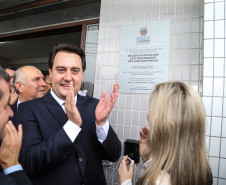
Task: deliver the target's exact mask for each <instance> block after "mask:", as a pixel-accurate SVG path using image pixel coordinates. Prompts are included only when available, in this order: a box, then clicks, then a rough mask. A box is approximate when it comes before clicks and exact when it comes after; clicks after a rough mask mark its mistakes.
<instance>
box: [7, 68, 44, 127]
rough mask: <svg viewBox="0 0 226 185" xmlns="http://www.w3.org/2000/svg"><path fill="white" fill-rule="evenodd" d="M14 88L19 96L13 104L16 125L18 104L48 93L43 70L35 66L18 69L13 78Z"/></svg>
mask: <svg viewBox="0 0 226 185" xmlns="http://www.w3.org/2000/svg"><path fill="white" fill-rule="evenodd" d="M13 84H14V88H15V90H16V93H17V94H18V96H19V98H18V100H17V101H16V103H15V104H13V105H11V108H12V110H13V113H14V116H13V118H12V121H13V123H14V124H15V126H17V125H16V123H17V122H16V120H17V110H18V105H19V104H20V103H22V102H25V101H28V100H32V99H35V98H40V97H42V96H44V95H45V93H46V83H45V81H44V75H43V74H42V72H41V71H40V70H39V69H38V68H36V67H34V66H23V67H20V68H19V69H17V70H16V72H15V74H14V79H13Z"/></svg>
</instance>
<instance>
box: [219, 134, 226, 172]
mask: <svg viewBox="0 0 226 185" xmlns="http://www.w3.org/2000/svg"><path fill="white" fill-rule="evenodd" d="M220 157H222V158H226V138H222V139H221V154H220ZM225 172H226V170H225ZM225 176H226V174H225Z"/></svg>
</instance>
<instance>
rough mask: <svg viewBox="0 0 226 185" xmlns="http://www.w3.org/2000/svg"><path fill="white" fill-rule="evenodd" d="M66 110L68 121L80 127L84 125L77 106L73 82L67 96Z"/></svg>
mask: <svg viewBox="0 0 226 185" xmlns="http://www.w3.org/2000/svg"><path fill="white" fill-rule="evenodd" d="M65 110H66V113H67V117H68V119H69V120H70V121H72V122H73V123H75V124H76V125H78V126H79V127H80V126H81V125H82V118H81V116H80V113H79V111H78V109H77V107H76V104H75V98H74V89H73V82H72V81H71V82H70V88H69V90H68V92H67V96H66V102H65Z"/></svg>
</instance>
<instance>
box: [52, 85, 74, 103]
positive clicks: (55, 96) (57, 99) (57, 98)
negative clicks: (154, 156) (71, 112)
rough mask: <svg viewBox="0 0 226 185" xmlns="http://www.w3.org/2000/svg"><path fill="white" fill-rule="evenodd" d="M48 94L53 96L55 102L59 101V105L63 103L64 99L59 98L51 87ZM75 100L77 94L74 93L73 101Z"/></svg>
mask: <svg viewBox="0 0 226 185" xmlns="http://www.w3.org/2000/svg"><path fill="white" fill-rule="evenodd" d="M50 94H51V95H52V96H53V98H54V99H55V100H56V101H57V103H59V104H60V105H61V106H62V105H63V103H64V102H65V100H63V99H61V98H59V97H58V96H57V95H56V94H55V93H54V92H53V90H52V89H51V90H50ZM76 102H77V94H76V95H75V103H76Z"/></svg>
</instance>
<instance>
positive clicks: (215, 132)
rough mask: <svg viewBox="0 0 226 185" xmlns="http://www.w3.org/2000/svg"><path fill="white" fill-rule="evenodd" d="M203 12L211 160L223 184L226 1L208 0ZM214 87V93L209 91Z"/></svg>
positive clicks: (217, 181)
mask: <svg viewBox="0 0 226 185" xmlns="http://www.w3.org/2000/svg"><path fill="white" fill-rule="evenodd" d="M204 12H205V14H204V67H203V76H204V79H203V101H204V105H205V108H206V112H207V115H208V117H207V119H208V120H211V124H210V137H209V151H210V153H209V155H210V156H211V157H210V159H209V161H210V165H211V168H212V171H213V177H214V185H223V184H226V149H225V148H226V118H225V117H226V99H225V98H224V97H225V92H226V84H225V75H226V70H225V69H226V65H225V53H226V52H225V51H226V49H225V38H226V32H225V20H226V17H225V0H215V1H214V0H205V3H204ZM208 81H209V84H208V83H207V82H208ZM211 88H212V89H213V90H212V93H209V92H207V91H208V90H210V89H211ZM210 118H211V119H210ZM208 134H209V133H208V132H207V135H208ZM207 144H208V143H207Z"/></svg>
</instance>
